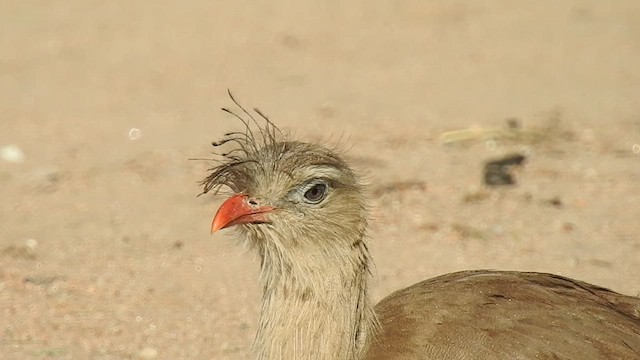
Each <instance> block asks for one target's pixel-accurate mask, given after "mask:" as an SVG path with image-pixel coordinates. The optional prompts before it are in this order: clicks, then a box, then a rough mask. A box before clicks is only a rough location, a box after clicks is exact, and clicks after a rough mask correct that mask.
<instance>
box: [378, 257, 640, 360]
mask: <svg viewBox="0 0 640 360" xmlns="http://www.w3.org/2000/svg"><path fill="white" fill-rule="evenodd" d="M376 312H377V314H378V317H379V319H380V323H381V326H382V332H381V334H379V335H378V336H377V338H376V340H374V341H373V343H372V346H371V349H370V351H369V356H368V357H367V359H368V360H382V359H395V360H417V359H440V360H466V359H486V360H491V359H592V360H597V359H640V315H639V314H640V299H638V298H635V297H630V296H624V295H620V294H617V293H615V292H613V291H610V290H607V289H604V288H601V287H597V286H593V285H590V284H587V283H584V282H580V281H575V280H571V279H568V278H564V277H561V276H555V275H550V274H541V273H522V272H501V271H486V270H482V271H465V272H458V273H453V274H448V275H444V276H440V277H437V278H433V279H430V280H426V281H423V282H420V283H417V284H415V285H413V286H410V287H408V288H405V289H402V290H400V291H397V292H395V293H393V294H391V295H390V296H388V297H387V298H385V299H384V300H382V301H381V302H380V303H379V304H378V305H377V306H376Z"/></svg>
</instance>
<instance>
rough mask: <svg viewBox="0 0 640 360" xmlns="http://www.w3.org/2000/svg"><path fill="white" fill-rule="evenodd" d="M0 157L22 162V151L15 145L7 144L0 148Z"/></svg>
mask: <svg viewBox="0 0 640 360" xmlns="http://www.w3.org/2000/svg"><path fill="white" fill-rule="evenodd" d="M0 158H2V160H4V161H6V162H10V163H15V164H18V163H22V162H24V152H23V151H22V149H20V148H19V147H18V146H17V145H7V146H3V147H2V148H0Z"/></svg>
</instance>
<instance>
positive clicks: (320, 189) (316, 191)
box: [304, 184, 327, 201]
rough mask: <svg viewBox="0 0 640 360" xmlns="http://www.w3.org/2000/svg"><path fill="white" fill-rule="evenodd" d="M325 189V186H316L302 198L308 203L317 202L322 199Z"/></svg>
mask: <svg viewBox="0 0 640 360" xmlns="http://www.w3.org/2000/svg"><path fill="white" fill-rule="evenodd" d="M326 189H327V186H326V185H325V184H316V185H313V187H312V188H311V189H309V190H307V192H306V193H304V197H305V198H306V199H307V200H309V201H319V200H321V199H322V198H323V197H324V192H325V190H326Z"/></svg>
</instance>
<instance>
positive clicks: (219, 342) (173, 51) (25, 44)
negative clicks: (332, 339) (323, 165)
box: [0, 0, 640, 360]
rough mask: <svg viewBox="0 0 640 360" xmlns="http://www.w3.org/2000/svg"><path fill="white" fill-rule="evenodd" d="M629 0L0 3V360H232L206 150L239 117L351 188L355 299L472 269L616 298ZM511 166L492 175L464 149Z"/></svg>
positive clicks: (241, 329) (636, 127) (243, 296)
mask: <svg viewBox="0 0 640 360" xmlns="http://www.w3.org/2000/svg"><path fill="white" fill-rule="evenodd" d="M639 39H640V2H638V1H637V0H629V1H615V0H611V1H601V0H584V1H577V0H565V1H554V0H537V1H498V0H483V1H480V0H479V1H444V0H439V1H401V2H396V1H377V2H370V1H359V0H356V1H336V0H330V1H325V2H317V3H313V4H306V5H304V4H302V3H301V2H296V3H293V2H288V1H268V2H259V3H257V2H256V3H254V2H249V1H233V2H232V1H229V2H209V1H184V2H176V1H165V0H154V1H91V0H90V1H86V0H83V1H80V0H67V1H37V0H33V1H1V2H0V125H1V126H0V155H1V157H0V198H1V202H0V359H2V360H13V359H19V360H28V359H104V360H106V359H171V360H174V359H175V360H178V359H230V360H231V359H233V360H235V359H250V358H251V353H250V351H249V347H250V345H251V341H252V338H253V335H254V332H255V329H256V322H257V314H258V309H259V301H260V293H259V289H258V286H257V275H258V262H257V256H256V254H253V253H251V252H248V251H246V250H244V249H243V248H242V245H241V242H240V241H237V240H236V239H234V237H233V236H232V232H227V231H222V232H220V233H216V234H215V235H210V234H209V225H210V221H211V217H212V216H213V214H214V212H215V210H216V209H217V206H218V205H219V204H220V202H221V201H222V199H221V198H219V197H215V196H211V195H206V196H201V197H198V198H197V197H196V195H197V194H198V193H199V192H200V189H199V187H198V184H197V182H198V181H199V180H201V179H202V178H203V177H204V175H205V170H206V168H207V167H208V166H210V165H211V164H210V163H209V162H207V161H198V160H188V159H189V158H208V157H210V156H211V152H212V151H213V149H212V147H211V145H210V142H211V141H212V140H215V139H217V138H219V137H220V136H221V135H222V134H223V133H224V132H227V131H231V130H239V129H240V128H241V127H240V125H241V124H240V123H239V122H238V121H236V120H234V119H233V118H232V117H231V116H228V115H227V114H224V113H223V112H221V111H220V110H219V108H220V107H222V106H232V105H233V104H232V103H231V101H230V100H229V98H228V97H227V95H226V91H227V88H231V89H232V90H233V91H234V93H235V95H236V96H237V98H238V99H239V100H240V101H241V102H242V103H243V104H244V105H246V106H247V107H249V108H251V107H254V106H256V107H259V108H260V109H261V110H262V111H263V112H265V113H266V114H268V115H269V116H270V117H271V119H272V120H273V121H275V122H276V123H277V124H278V125H279V126H280V128H281V129H283V130H284V131H286V132H289V133H291V134H293V136H296V137H299V138H301V139H304V140H308V141H327V142H339V143H341V144H342V145H343V148H344V149H345V151H346V157H347V158H348V159H349V160H350V161H351V162H352V163H353V164H354V166H356V167H357V168H358V169H359V170H360V171H363V172H366V173H367V177H368V180H369V182H370V183H371V196H372V205H373V206H372V221H371V229H370V239H369V241H370V243H371V248H372V251H373V256H374V258H375V264H376V267H375V273H374V280H373V281H372V295H373V297H374V298H375V300H378V299H380V298H381V297H383V296H384V295H385V294H388V293H389V292H391V291H392V290H394V289H398V288H400V287H404V286H407V285H409V284H412V283H414V282H416V281H418V280H421V279H425V278H428V277H433V276H436V275H439V274H443V273H447V272H451V271H456V270H462V269H478V268H495V269H512V270H533V271H544V272H550V273H555V274H562V275H566V276H570V277H575V278H578V279H581V280H586V281H589V282H592V283H596V284H599V285H602V286H606V287H610V288H612V289H614V290H616V291H619V292H622V293H626V294H631V295H638V294H639V293H640V278H639V277H638V269H640V220H639V218H640V97H639V94H640V66H639V65H638V64H640V41H639ZM511 153H519V154H522V155H524V156H525V157H526V160H525V163H524V164H523V165H521V166H518V167H515V168H513V169H511V171H512V172H513V174H512V175H513V177H514V179H515V181H516V183H515V184H513V185H511V186H498V187H487V186H484V185H483V181H482V179H483V175H482V172H483V166H484V163H485V161H487V160H491V159H495V158H500V157H502V156H504V155H507V154H511Z"/></svg>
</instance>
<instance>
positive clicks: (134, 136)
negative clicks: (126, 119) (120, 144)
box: [129, 128, 142, 140]
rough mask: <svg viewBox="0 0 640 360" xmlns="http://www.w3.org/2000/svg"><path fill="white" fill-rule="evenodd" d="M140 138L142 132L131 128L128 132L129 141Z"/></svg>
mask: <svg viewBox="0 0 640 360" xmlns="http://www.w3.org/2000/svg"><path fill="white" fill-rule="evenodd" d="M141 137H142V130H140V129H138V128H131V130H129V140H138V139H140V138H141Z"/></svg>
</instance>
